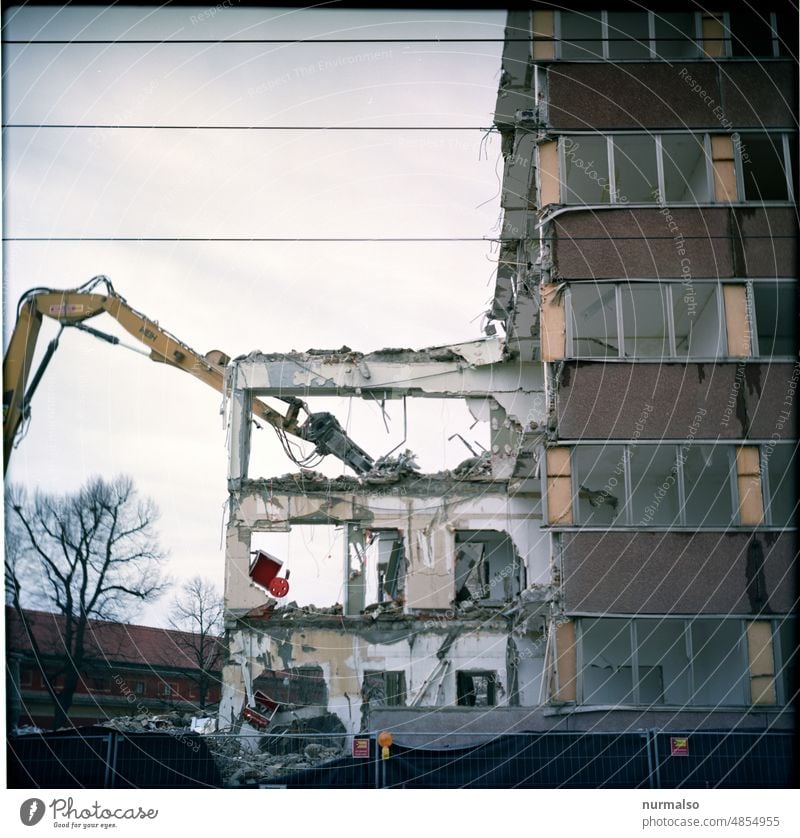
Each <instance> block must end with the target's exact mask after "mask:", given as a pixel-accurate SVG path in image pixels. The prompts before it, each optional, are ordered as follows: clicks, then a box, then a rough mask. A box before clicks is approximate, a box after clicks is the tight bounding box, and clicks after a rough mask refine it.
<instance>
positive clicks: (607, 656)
mask: <svg viewBox="0 0 800 838" xmlns="http://www.w3.org/2000/svg"><path fill="white" fill-rule="evenodd" d="M581 644H582V651H583V670H582V672H581V675H582V676H583V678H582V680H583V703H585V704H633V659H632V653H631V627H630V621H629V620H618V619H601V620H581Z"/></svg>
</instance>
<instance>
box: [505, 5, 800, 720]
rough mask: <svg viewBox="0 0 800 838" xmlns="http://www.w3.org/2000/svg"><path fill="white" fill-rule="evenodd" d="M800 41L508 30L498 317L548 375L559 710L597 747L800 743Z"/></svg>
mask: <svg viewBox="0 0 800 838" xmlns="http://www.w3.org/2000/svg"><path fill="white" fill-rule="evenodd" d="M768 5H769V4H768ZM651 8H652V7H651ZM796 31H797V25H796V19H795V18H793V16H792V15H791V14H789V13H787V12H785V10H784V9H783V8H780V9H775V10H773V9H771V8H770V9H767V10H765V11H762V10H759V11H757V12H756V11H753V10H752V9H746V8H743V7H739V6H737V7H735V8H730V9H726V8H722V7H720V9H719V11H715V12H713V13H709V12H707V11H704V10H702V9H701V7H700V6H698V5H695V4H691V3H686V4H674V3H673V4H670V6H669V9H668V10H666V8H665V10H663V11H645V10H642V9H641V7H638V6H636V5H634V4H628V5H617V6H610V5H609V6H608V7H606V6H603V7H600V6H598V5H597V4H582V3H567V4H564V5H563V6H560V5H551V4H547V3H534V4H532V6H531V10H530V11H525V12H511V13H510V14H509V17H508V25H507V29H506V43H505V49H504V55H503V74H502V81H501V88H500V93H499V97H498V104H497V111H496V115H495V122H496V125H497V127H498V128H499V130H500V132H501V134H502V137H503V146H504V149H503V150H504V157H505V168H504V180H503V192H502V202H503V207H504V210H505V214H504V227H503V239H504V240H503V243H502V250H501V257H500V267H499V270H498V278H497V286H496V293H495V300H494V308H493V312H492V313H493V316H494V317H495V318H496V319H497V320H498V321H499V322H500V323H502V324H503V326H504V327H505V329H506V331H507V334H508V340H509V344H510V345H511V346H515V347H516V348H517V350H518V351H519V353H520V357H522V358H526V359H535V358H538V359H540V360H541V361H542V363H543V366H544V380H545V388H546V391H547V433H546V441H545V443H544V445H545V451H544V456H543V457H542V466H543V472H544V475H543V479H544V481H545V489H544V494H543V510H544V511H543V516H544V520H545V522H546V524H545V528H546V529H547V530H548V532H549V534H550V539H551V556H552V562H553V564H552V567H553V572H554V583H555V584H556V586H557V588H558V590H559V594H560V599H559V602H558V605H557V607H554V609H553V612H552V614H551V623H550V632H551V634H552V638H553V642H552V644H551V647H550V656H549V658H548V660H547V661H546V667H547V671H548V676H547V679H548V680H547V684H548V690H547V694H548V699H547V703H548V705H549V707H550V708H551V709H556V708H560V709H559V710H558V712H560V713H562V714H564V715H567V716H571V717H573V718H574V717H575V715H576V714H578V713H579V714H581V715H582V717H583V718H584V719H586V720H587V723H588V720H589V719H592V720H593V722H592V724H594V725H595V729H624V728H625V727H627V726H628V725H630V724H642V725H645V726H648V727H649V726H661V725H673V726H674V725H678V726H683V727H686V728H695V727H697V726H709V725H710V726H713V727H718V728H733V727H740V726H744V727H748V728H753V727H755V728H761V727H763V728H767V727H772V726H777V727H782V726H791V720H790V718H789V712H788V707H789V705H790V703H791V699H792V693H793V690H794V686H793V684H794V680H793V679H794V675H793V673H794V669H795V667H794V658H793V655H794V649H795V640H794V620H793V614H794V612H795V609H796V596H797V589H796V581H795V556H796V550H795V547H796V531H795V527H796V494H797V493H796V484H795V453H796V439H795V418H796V404H795V401H796V390H797V381H798V376H799V375H800V368H799V367H798V365H797V357H796V351H795V326H796V318H797V305H796V299H797V295H796V282H795V277H796V271H797V261H796V259H797V215H796V195H795V192H794V188H795V187H794V181H793V177H794V176H796V174H797V171H798V170H797V132H796V128H797V125H796V119H795V115H794V113H793V104H794V103H795V102H796V96H797V94H796V85H797V63H796Z"/></svg>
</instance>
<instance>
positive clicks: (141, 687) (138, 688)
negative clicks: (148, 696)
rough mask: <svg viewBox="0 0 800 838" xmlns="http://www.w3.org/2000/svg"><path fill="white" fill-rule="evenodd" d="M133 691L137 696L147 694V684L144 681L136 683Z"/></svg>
mask: <svg viewBox="0 0 800 838" xmlns="http://www.w3.org/2000/svg"><path fill="white" fill-rule="evenodd" d="M133 691H134V692H135V693H136V695H144V694H145V692H146V691H147V687H146V685H145V682H144V681H136V682H134V685H133Z"/></svg>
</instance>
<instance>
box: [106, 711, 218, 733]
mask: <svg viewBox="0 0 800 838" xmlns="http://www.w3.org/2000/svg"><path fill="white" fill-rule="evenodd" d="M197 715H198V714H196V713H195V714H192V713H165V714H163V715H161V716H151V715H150V714H148V713H140V714H139V715H138V716H116V717H114V718H113V719H108V720H107V721H105V722H103V727H108V728H111V729H112V730H119V731H120V732H122V733H144V732H146V731H149V730H165V731H173V730H184V729H185V730H191V726H192V718H193V717H194V716H197ZM199 715H201V716H203V717H205V718H210V717H208V716H205V714H199Z"/></svg>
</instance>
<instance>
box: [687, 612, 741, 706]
mask: <svg viewBox="0 0 800 838" xmlns="http://www.w3.org/2000/svg"><path fill="white" fill-rule="evenodd" d="M741 637H742V628H741V624H740V623H739V621H738V620H694V621H693V622H692V655H693V657H692V664H693V669H694V702H693V703H694V704H700V705H704V706H709V707H717V706H718V705H720V704H739V705H741V704H744V703H745V675H746V674H747V669H746V663H745V659H744V654H743V649H742V643H741Z"/></svg>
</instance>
